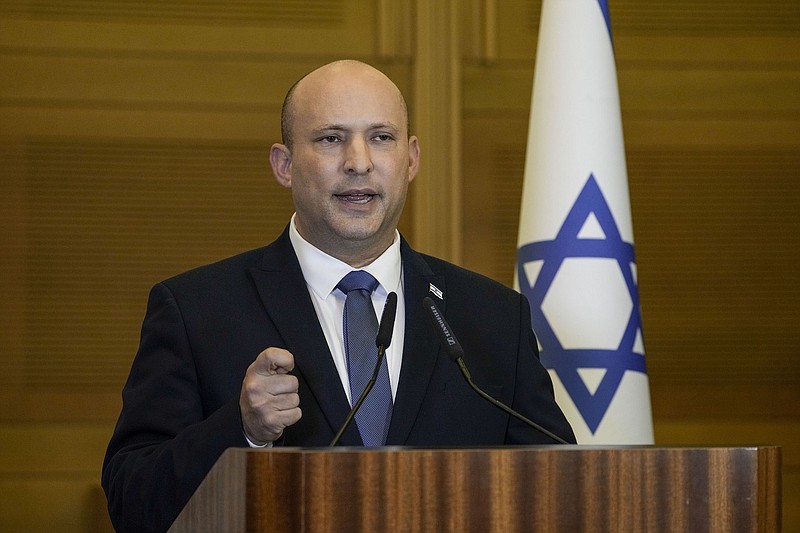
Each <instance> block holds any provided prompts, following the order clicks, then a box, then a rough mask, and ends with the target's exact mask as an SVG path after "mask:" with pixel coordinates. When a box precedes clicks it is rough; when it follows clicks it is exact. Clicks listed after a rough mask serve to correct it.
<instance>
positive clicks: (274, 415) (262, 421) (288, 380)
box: [239, 348, 302, 445]
mask: <svg viewBox="0 0 800 533" xmlns="http://www.w3.org/2000/svg"><path fill="white" fill-rule="evenodd" d="M293 368H294V356H293V355H292V354H291V352H288V351H287V350H284V349H282V348H267V349H266V350H264V351H263V352H261V353H260V354H258V357H257V358H256V360H255V361H253V364H251V365H250V366H249V367H248V368H247V373H246V374H245V376H244V381H243V382H242V392H241V394H240V395H239V411H241V413H242V424H243V426H244V432H245V435H247V438H248V439H250V441H251V442H252V443H253V444H259V445H261V444H265V443H269V442H272V441H274V440H275V439H277V438H278V437H280V436H281V434H282V433H283V430H284V429H285V428H286V427H287V426H291V425H292V424H294V423H295V422H297V421H298V420H300V417H301V416H302V412H301V411H300V395H299V394H298V393H297V390H298V383H297V378H296V377H295V376H292V375H289V371H291V370H292V369H293Z"/></svg>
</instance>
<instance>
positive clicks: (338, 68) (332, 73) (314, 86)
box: [281, 59, 411, 150]
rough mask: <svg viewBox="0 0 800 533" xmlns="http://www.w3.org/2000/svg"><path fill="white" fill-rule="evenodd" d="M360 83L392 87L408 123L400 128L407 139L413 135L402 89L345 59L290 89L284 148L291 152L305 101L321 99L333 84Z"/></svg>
mask: <svg viewBox="0 0 800 533" xmlns="http://www.w3.org/2000/svg"><path fill="white" fill-rule="evenodd" d="M359 79H371V80H373V81H375V82H377V83H381V84H386V85H387V86H390V87H391V92H392V93H394V94H395V95H396V98H397V101H398V102H399V104H400V106H401V108H402V113H403V118H404V120H405V124H404V125H399V126H401V127H402V128H403V129H404V130H405V132H406V135H410V131H411V126H410V123H409V119H408V106H407V105H406V100H405V98H403V94H402V93H401V92H400V89H398V88H397V85H395V84H394V82H392V80H390V79H389V77H388V76H386V75H385V74H384V73H383V72H381V71H380V70H378V69H376V68H375V67H372V66H371V65H368V64H366V63H363V62H361V61H356V60H354V59H342V60H339V61H334V62H333V63H328V64H327V65H323V66H321V67H319V68H317V69H316V70H313V71H311V72H310V73H308V74H306V75H305V76H303V77H302V78H300V79H299V80H298V81H296V82H295V83H294V85H292V86H291V88H289V91H288V92H287V93H286V98H284V100H283V107H282V108H281V136H282V138H283V141H282V142H283V144H285V145H286V146H287V148H289V149H290V150H291V148H292V143H293V135H294V125H295V120H296V118H297V113H298V108H299V107H302V105H303V102H304V99H305V98H315V97H317V95H318V94H319V92H320V91H324V90H325V88H326V87H330V86H332V85H331V84H341V83H345V82H356V81H358V80H359Z"/></svg>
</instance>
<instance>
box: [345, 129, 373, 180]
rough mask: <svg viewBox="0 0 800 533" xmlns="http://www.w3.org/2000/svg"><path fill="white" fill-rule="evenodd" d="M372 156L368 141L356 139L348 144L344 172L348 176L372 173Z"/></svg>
mask: <svg viewBox="0 0 800 533" xmlns="http://www.w3.org/2000/svg"><path fill="white" fill-rule="evenodd" d="M372 168H373V165H372V156H371V154H370V149H369V143H368V142H367V141H366V139H363V138H360V137H356V138H354V139H351V140H350V141H349V142H348V143H347V147H346V153H345V162H344V170H345V172H347V173H348V174H358V175H361V174H368V173H369V172H372Z"/></svg>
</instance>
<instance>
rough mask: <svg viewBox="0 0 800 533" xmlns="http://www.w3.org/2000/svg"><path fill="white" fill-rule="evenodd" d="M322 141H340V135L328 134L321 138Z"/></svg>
mask: <svg viewBox="0 0 800 533" xmlns="http://www.w3.org/2000/svg"><path fill="white" fill-rule="evenodd" d="M320 142H324V143H335V142H339V137H337V136H336V135H326V136H324V137H321V138H320Z"/></svg>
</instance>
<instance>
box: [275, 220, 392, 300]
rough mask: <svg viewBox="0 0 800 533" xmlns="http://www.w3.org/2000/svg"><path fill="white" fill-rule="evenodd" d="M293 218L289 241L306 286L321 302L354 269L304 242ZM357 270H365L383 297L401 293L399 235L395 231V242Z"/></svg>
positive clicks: (290, 224) (290, 225)
mask: <svg viewBox="0 0 800 533" xmlns="http://www.w3.org/2000/svg"><path fill="white" fill-rule="evenodd" d="M295 216H296V215H292V220H291V222H290V223H289V239H291V242H292V247H294V251H295V254H297V260H298V261H299V262H300V269H301V270H302V271H303V277H304V278H305V280H306V284H307V285H308V287H309V288H310V289H311V290H312V291H314V293H315V294H316V295H317V296H318V297H320V298H321V299H323V300H324V299H327V298H328V296H330V295H331V293H332V292H333V291H334V289H336V285H338V283H339V282H340V281H341V279H342V278H343V277H345V276H346V275H347V273H348V272H351V271H352V270H356V269H354V268H353V267H351V266H350V265H348V264H347V263H345V262H343V261H340V260H339V259H336V258H335V257H332V256H330V255H328V254H326V253H325V252H323V251H322V250H320V249H319V248H317V247H316V246H314V245H313V244H311V243H310V242H308V241H307V240H305V239H304V238H303V237H302V236H301V235H300V233H299V232H298V231H297V227H296V225H295ZM357 270H365V271H367V272H369V273H370V274H372V275H373V276H374V277H375V279H377V280H378V283H380V286H379V287H378V288H377V289H375V291H376V292H380V293H382V294H383V295H384V296H385V295H387V294H388V293H390V292H392V291H395V292H397V291H399V290H400V274H401V260H400V234H399V233H398V232H397V230H395V232H394V240H393V241H392V244H391V245H390V246H389V248H387V249H386V251H385V252H383V253H382V254H381V255H380V256H379V257H378V258H377V259H375V261H373V262H372V263H370V264H369V265H367V266H365V267H362V268H360V269H357Z"/></svg>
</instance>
